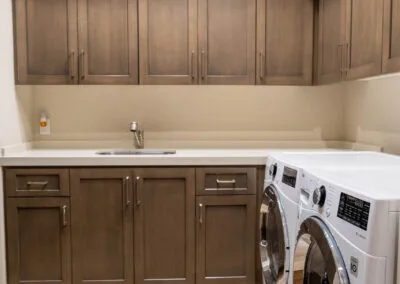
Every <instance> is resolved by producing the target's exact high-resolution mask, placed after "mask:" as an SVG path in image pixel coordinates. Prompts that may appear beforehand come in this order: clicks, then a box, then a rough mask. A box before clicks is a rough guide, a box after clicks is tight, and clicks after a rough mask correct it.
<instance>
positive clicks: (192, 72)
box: [190, 50, 195, 80]
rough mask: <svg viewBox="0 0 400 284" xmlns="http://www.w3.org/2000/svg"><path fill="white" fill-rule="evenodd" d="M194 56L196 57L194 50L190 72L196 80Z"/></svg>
mask: <svg viewBox="0 0 400 284" xmlns="http://www.w3.org/2000/svg"><path fill="white" fill-rule="evenodd" d="M194 57H195V53H194V50H192V57H191V62H190V65H191V66H190V68H191V70H190V74H191V76H192V80H194V79H195V73H194Z"/></svg>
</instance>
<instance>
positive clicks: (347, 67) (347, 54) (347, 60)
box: [345, 42, 350, 79]
mask: <svg viewBox="0 0 400 284" xmlns="http://www.w3.org/2000/svg"><path fill="white" fill-rule="evenodd" d="M345 46H346V59H345V64H346V66H345V72H346V73H345V74H346V79H347V77H348V75H349V68H350V62H349V57H350V46H349V43H348V42H347V43H346V44H345Z"/></svg>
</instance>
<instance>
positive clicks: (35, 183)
mask: <svg viewBox="0 0 400 284" xmlns="http://www.w3.org/2000/svg"><path fill="white" fill-rule="evenodd" d="M48 184H49V182H48V181H27V182H26V187H28V188H29V187H39V188H40V189H45V188H46V186H47V185H48Z"/></svg>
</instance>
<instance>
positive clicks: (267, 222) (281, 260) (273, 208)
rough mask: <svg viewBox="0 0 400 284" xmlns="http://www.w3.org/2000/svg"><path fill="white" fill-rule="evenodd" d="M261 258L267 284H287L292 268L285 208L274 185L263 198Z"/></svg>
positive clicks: (267, 189) (266, 191)
mask: <svg viewBox="0 0 400 284" xmlns="http://www.w3.org/2000/svg"><path fill="white" fill-rule="evenodd" d="M260 256H261V265H262V270H263V277H264V281H265V283H267V284H276V283H279V284H281V283H282V284H283V283H284V284H286V283H287V281H288V272H289V267H290V266H289V256H290V252H289V243H288V230H287V223H286V219H285V214H284V211H283V206H282V204H281V201H280V199H279V196H278V194H277V190H276V188H275V186H274V185H270V186H268V187H267V188H266V189H265V191H264V194H263V197H262V203H261V208H260Z"/></svg>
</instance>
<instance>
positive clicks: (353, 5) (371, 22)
mask: <svg viewBox="0 0 400 284" xmlns="http://www.w3.org/2000/svg"><path fill="white" fill-rule="evenodd" d="M382 16H383V0H362V1H360V0H348V1H347V25H348V27H347V46H346V49H347V50H346V52H345V53H346V57H345V63H346V64H345V66H346V73H347V74H346V78H347V79H348V80H354V79H358V78H363V77H369V76H373V75H379V74H380V73H381V70H382V66H381V62H382Z"/></svg>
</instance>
